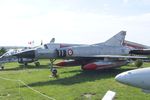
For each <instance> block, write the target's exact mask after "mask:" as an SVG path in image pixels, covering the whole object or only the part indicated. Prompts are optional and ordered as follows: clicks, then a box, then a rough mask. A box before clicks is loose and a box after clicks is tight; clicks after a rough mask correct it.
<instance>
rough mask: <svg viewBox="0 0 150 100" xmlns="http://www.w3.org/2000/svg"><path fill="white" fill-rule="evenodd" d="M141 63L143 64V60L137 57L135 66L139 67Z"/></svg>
mask: <svg viewBox="0 0 150 100" xmlns="http://www.w3.org/2000/svg"><path fill="white" fill-rule="evenodd" d="M142 65H143V61H142V60H141V59H137V60H136V61H135V66H136V67H137V68H140V67H141V66H142Z"/></svg>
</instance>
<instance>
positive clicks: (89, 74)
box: [28, 68, 133, 87]
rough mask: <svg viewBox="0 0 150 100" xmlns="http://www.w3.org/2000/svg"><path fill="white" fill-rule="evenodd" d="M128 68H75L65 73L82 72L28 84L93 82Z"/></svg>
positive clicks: (112, 76) (110, 76) (113, 75)
mask: <svg viewBox="0 0 150 100" xmlns="http://www.w3.org/2000/svg"><path fill="white" fill-rule="evenodd" d="M132 69H133V68H132ZM127 70H131V68H129V69H108V70H101V71H81V70H74V71H68V72H63V73H76V72H80V73H79V74H76V75H74V76H71V77H65V78H61V77H60V78H58V79H55V80H49V81H44V82H36V83H31V84H28V85H29V86H32V87H35V86H44V85H57V84H58V85H73V84H79V83H83V82H92V81H95V80H100V79H107V78H114V77H115V76H116V75H117V74H119V73H121V72H124V71H127Z"/></svg>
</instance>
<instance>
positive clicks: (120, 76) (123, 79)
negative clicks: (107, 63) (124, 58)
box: [115, 73, 128, 84]
mask: <svg viewBox="0 0 150 100" xmlns="http://www.w3.org/2000/svg"><path fill="white" fill-rule="evenodd" d="M115 80H116V81H118V82H120V83H125V84H126V83H127V80H128V77H127V75H126V73H121V74H118V75H117V76H116V77H115Z"/></svg>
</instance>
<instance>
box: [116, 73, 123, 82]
mask: <svg viewBox="0 0 150 100" xmlns="http://www.w3.org/2000/svg"><path fill="white" fill-rule="evenodd" d="M115 80H117V81H118V82H122V80H123V77H122V75H120V74H119V75H117V76H116V77H115Z"/></svg>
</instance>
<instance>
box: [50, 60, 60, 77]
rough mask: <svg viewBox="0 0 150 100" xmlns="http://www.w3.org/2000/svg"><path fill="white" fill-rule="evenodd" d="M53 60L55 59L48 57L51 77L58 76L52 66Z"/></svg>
mask: <svg viewBox="0 0 150 100" xmlns="http://www.w3.org/2000/svg"><path fill="white" fill-rule="evenodd" d="M55 61H56V59H50V71H51V74H52V75H51V77H54V78H58V75H57V69H56V68H54V66H53V65H54V62H55Z"/></svg>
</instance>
